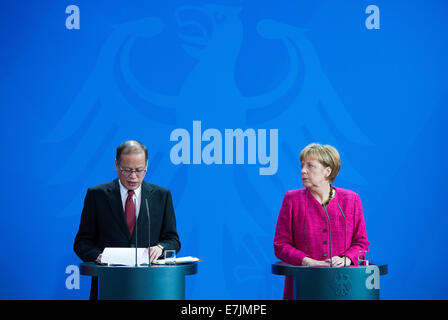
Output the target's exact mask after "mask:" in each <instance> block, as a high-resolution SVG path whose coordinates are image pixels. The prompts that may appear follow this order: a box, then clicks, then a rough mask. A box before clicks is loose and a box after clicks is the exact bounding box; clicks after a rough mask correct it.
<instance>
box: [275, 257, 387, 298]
mask: <svg viewBox="0 0 448 320" xmlns="http://www.w3.org/2000/svg"><path fill="white" fill-rule="evenodd" d="M387 272H388V271H387V265H369V266H358V267H355V266H348V267H340V268H329V267H307V266H293V265H290V264H287V263H285V262H277V263H275V264H273V265H272V273H273V274H276V275H284V276H291V277H294V278H295V279H294V298H295V299H296V300H379V298H380V285H379V278H380V276H382V275H385V274H387Z"/></svg>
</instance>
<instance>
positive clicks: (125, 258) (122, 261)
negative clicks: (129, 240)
mask: <svg viewBox="0 0 448 320" xmlns="http://www.w3.org/2000/svg"><path fill="white" fill-rule="evenodd" d="M148 261H149V260H148V248H138V249H137V264H138V265H145V264H146V265H147V264H148ZM101 263H104V264H111V265H123V266H135V248H105V249H104V251H103V254H102V256H101Z"/></svg>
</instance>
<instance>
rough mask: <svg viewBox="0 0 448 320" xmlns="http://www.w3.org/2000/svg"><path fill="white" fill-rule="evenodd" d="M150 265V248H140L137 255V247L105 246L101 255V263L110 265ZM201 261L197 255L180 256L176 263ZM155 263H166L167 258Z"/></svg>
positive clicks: (154, 262)
mask: <svg viewBox="0 0 448 320" xmlns="http://www.w3.org/2000/svg"><path fill="white" fill-rule="evenodd" d="M136 261H137V265H139V266H141V265H148V264H149V257H148V248H138V249H137V255H136V254H135V248H105V249H104V251H103V254H102V256H101V263H102V264H108V265H122V266H135V264H136ZM196 261H201V260H200V259H198V258H195V257H179V258H176V263H190V262H196ZM153 264H165V260H164V259H161V260H156V261H153Z"/></svg>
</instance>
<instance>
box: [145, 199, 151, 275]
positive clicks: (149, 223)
mask: <svg viewBox="0 0 448 320" xmlns="http://www.w3.org/2000/svg"><path fill="white" fill-rule="evenodd" d="M145 203H146V215H147V216H148V266H149V267H150V266H151V220H150V218H149V206H148V199H147V198H145Z"/></svg>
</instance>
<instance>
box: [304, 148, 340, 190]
mask: <svg viewBox="0 0 448 320" xmlns="http://www.w3.org/2000/svg"><path fill="white" fill-rule="evenodd" d="M309 159H315V160H318V161H319V162H320V164H322V165H323V166H324V167H330V169H331V173H330V175H329V176H328V180H330V183H331V182H334V180H336V177H337V176H338V173H339V169H341V158H340V156H339V152H338V150H336V148H335V147H333V146H330V145H328V144H326V145H322V144H319V143H310V144H309V145H307V146H306V147H305V148H304V149H303V150H302V151H300V162H301V163H303V161H304V160H309Z"/></svg>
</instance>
